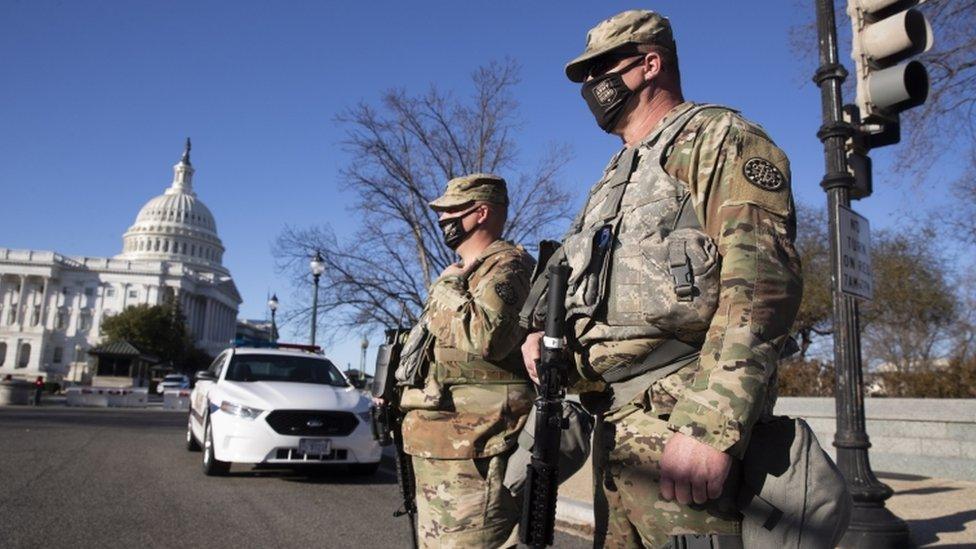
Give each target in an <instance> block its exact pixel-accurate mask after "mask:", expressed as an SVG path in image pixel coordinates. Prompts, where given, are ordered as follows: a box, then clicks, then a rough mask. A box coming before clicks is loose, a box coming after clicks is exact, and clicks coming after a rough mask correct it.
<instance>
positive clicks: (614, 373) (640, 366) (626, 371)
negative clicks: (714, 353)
mask: <svg viewBox="0 0 976 549" xmlns="http://www.w3.org/2000/svg"><path fill="white" fill-rule="evenodd" d="M700 352H701V349H700V348H699V347H696V346H694V345H690V344H688V343H685V342H684V341H680V340H677V339H669V340H667V341H665V342H664V343H662V344H660V345H658V346H657V347H655V348H654V349H652V350H651V352H650V353H648V354H647V356H645V357H644V360H642V361H640V362H637V363H634V364H624V365H621V366H619V367H617V368H611V369H610V370H607V371H606V372H604V373H603V380H604V381H606V382H607V383H618V382H620V381H624V380H627V379H632V378H635V377H637V376H639V375H641V374H644V373H651V374H652V375H653V377H654V378H656V379H654V380H651V381H656V380H657V379H661V378H663V377H666V376H668V375H671V374H672V373H674V372H676V371H678V370H680V369H681V368H682V367H683V366H685V365H686V364H687V361H686V360H685V359H690V358H692V357H694V356H695V355H697V354H698V353H700ZM672 368H673V369H672ZM669 369H671V370H670V371H669Z"/></svg>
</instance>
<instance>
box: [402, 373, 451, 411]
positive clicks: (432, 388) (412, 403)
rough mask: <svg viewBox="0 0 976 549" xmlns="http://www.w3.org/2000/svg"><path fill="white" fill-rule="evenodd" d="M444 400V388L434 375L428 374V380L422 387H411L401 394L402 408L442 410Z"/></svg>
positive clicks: (407, 409)
mask: <svg viewBox="0 0 976 549" xmlns="http://www.w3.org/2000/svg"><path fill="white" fill-rule="evenodd" d="M443 400H444V388H443V387H442V386H441V384H440V383H439V382H437V380H435V379H434V376H427V382H426V383H425V384H424V386H423V387H422V388H421V387H409V388H407V389H404V390H403V394H401V395H400V409H401V410H403V411H404V412H408V411H410V410H440V409H441V402H442V401H443Z"/></svg>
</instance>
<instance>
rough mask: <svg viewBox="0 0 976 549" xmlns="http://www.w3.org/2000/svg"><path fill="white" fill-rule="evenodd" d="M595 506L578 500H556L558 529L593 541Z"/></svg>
mask: <svg viewBox="0 0 976 549" xmlns="http://www.w3.org/2000/svg"><path fill="white" fill-rule="evenodd" d="M593 524H594V520H593V504H592V503H588V502H585V501H580V500H577V499H569V498H559V499H558V500H556V528H558V529H559V530H562V531H564V532H567V533H570V534H573V535H575V536H580V537H584V538H587V539H593Z"/></svg>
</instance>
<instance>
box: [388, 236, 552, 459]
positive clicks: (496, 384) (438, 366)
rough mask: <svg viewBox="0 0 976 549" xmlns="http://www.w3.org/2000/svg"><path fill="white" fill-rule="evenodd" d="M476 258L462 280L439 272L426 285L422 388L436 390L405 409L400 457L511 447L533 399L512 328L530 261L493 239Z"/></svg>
mask: <svg viewBox="0 0 976 549" xmlns="http://www.w3.org/2000/svg"><path fill="white" fill-rule="evenodd" d="M477 263H478V265H477V266H476V267H474V269H473V271H472V272H471V273H470V274H469V276H468V277H467V278H465V277H461V276H444V277H441V278H439V279H438V280H436V281H435V282H434V283H433V284H432V285H431V288H430V295H429V297H428V303H427V307H426V311H427V327H428V329H429V330H430V333H431V334H432V335H433V336H434V338H435V343H434V361H433V363H432V364H431V366H430V372H429V373H428V379H427V386H428V389H425V391H426V392H427V393H428V394H433V393H436V394H437V396H436V400H437V402H436V403H435V404H434V405H433V406H431V407H430V409H416V410H410V411H408V412H407V415H406V417H405V418H404V422H403V437H404V450H405V451H406V452H407V453H408V454H411V455H415V456H420V457H427V458H441V459H471V458H480V457H489V456H493V455H496V454H499V453H502V452H504V451H506V450H508V449H509V448H511V447H512V446H514V444H515V439H516V434H517V433H518V431H519V430H520V429H521V428H522V425H524V424H525V419H526V417H527V415H528V413H529V410H530V408H531V406H532V402H533V400H534V398H535V391H534V390H533V388H532V386H531V384H530V383H529V382H528V378H527V377H526V374H525V369H524V367H523V366H522V360H521V350H520V348H519V344H520V343H521V341H522V338H523V336H524V331H523V330H522V329H521V328H520V327H519V325H518V313H519V310H520V308H521V307H522V303H523V302H524V301H525V298H526V296H527V294H528V290H529V277H530V276H531V273H532V267H533V261H532V258H531V256H529V254H528V253H526V252H525V250H523V249H522V248H521V247H520V246H515V245H514V244H512V243H510V242H507V241H504V240H497V241H495V242H494V243H492V244H491V245H489V246H488V248H486V249H485V251H484V252H482V253H481V255H480V256H479V257H478V259H477ZM431 386H434V387H436V389H435V390H433V391H432V390H430V389H429V387H431Z"/></svg>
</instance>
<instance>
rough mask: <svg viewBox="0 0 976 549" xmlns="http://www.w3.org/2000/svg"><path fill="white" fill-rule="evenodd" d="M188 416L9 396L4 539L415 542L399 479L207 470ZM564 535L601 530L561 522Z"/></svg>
mask: <svg viewBox="0 0 976 549" xmlns="http://www.w3.org/2000/svg"><path fill="white" fill-rule="evenodd" d="M185 422H186V416H185V415H184V414H182V413H174V412H165V411H149V410H111V409H78V408H64V407H46V406H45V407H41V408H29V407H5V408H0V547H3V548H5V549H8V548H19V547H40V546H44V547H52V548H53V547H100V548H101V547H136V546H140V547H207V548H208V549H214V548H222V547H229V548H230V547H233V548H241V547H262V548H264V547H269V548H270V547H300V548H303V549H308V548H313V547H330V548H331V547H409V542H408V539H409V537H408V536H409V530H408V526H407V523H406V519H404V518H394V517H393V516H392V512H393V511H394V510H395V509H396V508H397V507H398V492H397V486H396V479H395V477H394V476H393V474H392V473H391V472H390V471H389V468H388V467H386V466H384V467H383V468H381V469H380V472H379V473H377V474H376V475H375V476H372V477H366V478H363V477H354V476H351V475H349V474H348V473H346V471H345V470H342V469H336V470H335V471H334V472H330V473H328V474H326V475H324V476H320V477H316V478H310V477H308V476H305V475H302V474H298V473H295V472H291V471H277V470H252V469H250V468H248V467H241V466H235V467H234V468H233V469H232V471H231V475H230V476H228V477H224V478H212V477H205V476H204V475H203V473H202V472H201V471H200V454H199V453H190V452H187V451H186V450H185V448H184V446H183V435H184V432H185V431H184V430H185V426H186V423H185ZM556 546H557V547H567V548H575V547H580V548H582V547H589V546H590V542H588V541H585V540H583V539H581V538H578V537H575V536H571V535H568V534H564V533H561V532H560V533H557V543H556Z"/></svg>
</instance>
